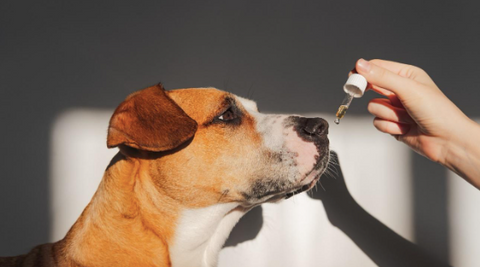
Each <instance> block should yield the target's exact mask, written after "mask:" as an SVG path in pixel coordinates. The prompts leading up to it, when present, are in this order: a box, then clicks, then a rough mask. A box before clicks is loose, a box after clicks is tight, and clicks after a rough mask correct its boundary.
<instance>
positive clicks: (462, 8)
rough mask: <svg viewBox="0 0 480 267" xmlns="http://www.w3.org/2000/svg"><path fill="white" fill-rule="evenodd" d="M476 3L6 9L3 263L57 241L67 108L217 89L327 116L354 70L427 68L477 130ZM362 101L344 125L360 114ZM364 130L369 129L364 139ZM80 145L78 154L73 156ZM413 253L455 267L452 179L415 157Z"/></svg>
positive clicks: (96, 4)
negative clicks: (60, 140)
mask: <svg viewBox="0 0 480 267" xmlns="http://www.w3.org/2000/svg"><path fill="white" fill-rule="evenodd" d="M479 8H480V2H476V1H468V2H463V1H454V2H453V1H450V2H449V3H445V4H444V3H442V2H440V1H431V2H429V1H375V2H368V3H367V2H365V1H190V2H185V1H143V2H140V1H131V2H127V1H116V2H112V1H108V3H107V2H105V3H102V2H101V1H91V2H87V1H76V2H73V1H8V0H4V1H0V55H1V56H0V89H1V97H0V103H1V104H0V125H1V127H2V130H1V132H0V134H1V136H0V137H1V138H0V144H1V145H0V151H1V153H0V170H1V172H0V173H1V178H0V255H1V256H5V255H12V254H20V253H25V252H27V251H28V250H29V249H30V248H31V247H32V246H33V245H35V244H38V243H42V242H46V241H47V240H48V237H49V223H50V219H49V218H50V210H49V184H48V176H49V157H50V140H49V138H50V133H51V132H50V131H51V126H52V122H53V121H54V119H55V117H56V116H57V115H58V114H60V113H61V112H62V111H64V110H66V109H68V108H71V107H92V108H99V107H101V108H112V109H113V108H114V107H115V106H116V105H117V104H118V103H120V102H121V101H122V100H123V99H124V98H125V96H127V95H128V94H129V93H130V92H132V91H134V90H138V89H141V88H143V87H146V86H149V85H152V84H155V83H157V82H160V81H161V82H162V83H163V84H164V85H165V87H166V88H167V89H173V88H182V87H202V86H215V87H217V88H221V89H225V90H228V91H231V92H233V93H236V94H238V95H241V96H246V97H250V98H253V99H255V100H256V101H257V102H258V103H259V106H260V109H261V110H263V111H273V112H296V113H301V112H323V113H325V112H330V113H333V112H335V111H336V108H337V107H338V104H339V102H340V101H341V100H342V97H343V95H342V93H341V86H342V85H343V83H344V82H345V79H346V75H347V73H348V71H349V70H350V69H352V67H353V64H354V63H355V61H356V60H357V59H358V58H360V57H364V58H367V59H370V58H385V59H391V60H395V61H401V62H407V63H411V64H414V65H418V66H421V67H422V68H424V69H425V70H427V72H428V73H429V74H430V75H431V76H432V77H433V79H434V80H435V81H436V82H437V84H438V85H439V86H440V88H442V90H443V91H444V92H445V93H446V94H447V96H448V97H450V98H451V99H452V100H453V101H454V102H455V103H457V104H458V105H459V106H460V107H461V108H462V110H463V111H464V112H466V113H467V115H469V116H477V117H478V116H480V108H479V105H478V98H479V97H480V93H479V92H480V90H479V88H477V87H478V83H477V81H476V79H477V76H478V73H480V64H478V62H479V61H480V53H479V50H478V47H480V34H479V33H480V30H479V26H480V17H479V16H478V10H479ZM373 97H374V93H369V94H368V96H367V97H364V98H362V99H360V100H356V101H355V103H354V104H353V106H352V109H351V111H349V113H357V114H366V113H367V111H366V105H367V103H368V100H369V99H371V98H373ZM365 127H372V126H371V125H365ZM74 141H75V140H72V142H74ZM413 176H414V188H413V192H412V195H413V196H414V202H415V234H416V239H415V240H416V242H417V244H418V245H419V246H420V247H422V248H425V249H426V250H428V251H430V252H431V253H433V254H435V255H437V256H438V257H439V258H442V259H443V260H445V261H448V248H449V240H448V225H447V220H446V215H447V209H446V207H445V199H446V198H447V197H448V196H447V195H446V185H445V172H444V171H443V169H442V168H441V167H440V166H437V165H435V164H433V163H430V162H428V161H426V160H424V159H422V158H421V157H419V156H415V157H414V173H413Z"/></svg>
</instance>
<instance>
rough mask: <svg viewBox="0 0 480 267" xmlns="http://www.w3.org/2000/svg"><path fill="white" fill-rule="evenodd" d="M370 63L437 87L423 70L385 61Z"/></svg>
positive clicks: (373, 60) (378, 60) (372, 61)
mask: <svg viewBox="0 0 480 267" xmlns="http://www.w3.org/2000/svg"><path fill="white" fill-rule="evenodd" d="M370 63H373V64H375V65H377V66H379V67H382V68H384V69H387V70H389V71H391V72H393V73H396V74H398V75H400V76H403V77H406V78H409V79H412V80H415V81H418V82H421V83H423V84H426V85H433V86H436V85H435V83H434V82H433V80H432V78H430V76H429V75H428V74H427V73H426V72H425V71H424V70H423V69H421V68H419V67H417V66H413V65H408V64H403V63H399V62H394V61H389V60H383V59H372V60H370Z"/></svg>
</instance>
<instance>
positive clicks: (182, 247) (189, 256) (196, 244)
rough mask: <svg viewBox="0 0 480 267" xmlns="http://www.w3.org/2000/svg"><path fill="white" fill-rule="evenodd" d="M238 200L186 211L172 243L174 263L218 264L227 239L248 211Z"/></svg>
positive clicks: (184, 266) (192, 266) (180, 265)
mask: <svg viewBox="0 0 480 267" xmlns="http://www.w3.org/2000/svg"><path fill="white" fill-rule="evenodd" d="M237 205H238V204H236V203H226V204H217V205H213V206H210V207H206V208H199V209H189V210H185V211H183V212H182V214H181V215H180V219H179V223H178V225H177V228H176V230H175V238H174V241H173V244H172V246H171V247H170V257H171V261H172V266H173V267H187V266H188V267H212V266H216V264H217V258H218V254H219V252H220V249H221V248H222V246H223V244H224V243H225V240H226V239H227V237H228V235H229V234H230V232H231V231H232V229H233V227H234V226H235V224H236V223H237V222H238V220H239V219H240V218H241V217H242V216H243V215H244V214H245V211H242V210H234V209H235V207H236V206H237Z"/></svg>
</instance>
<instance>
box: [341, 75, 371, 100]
mask: <svg viewBox="0 0 480 267" xmlns="http://www.w3.org/2000/svg"><path fill="white" fill-rule="evenodd" d="M366 88H367V79H365V77H363V76H362V75H360V74H358V73H353V74H352V75H350V77H348V79H347V82H346V83H345V85H344V86H343V90H344V91H345V93H347V94H349V95H351V96H353V97H355V98H360V97H362V96H363V93H364V92H365V89H366Z"/></svg>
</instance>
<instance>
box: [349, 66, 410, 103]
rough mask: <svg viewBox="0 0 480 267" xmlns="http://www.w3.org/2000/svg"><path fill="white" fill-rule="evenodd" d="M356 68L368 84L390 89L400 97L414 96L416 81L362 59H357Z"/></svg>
mask: <svg viewBox="0 0 480 267" xmlns="http://www.w3.org/2000/svg"><path fill="white" fill-rule="evenodd" d="M356 70H357V71H358V73H360V74H361V75H363V76H364V77H365V78H366V79H367V81H368V82H369V83H370V84H373V85H375V86H377V87H381V88H383V89H386V90H388V91H391V92H393V93H395V94H396V95H398V96H399V98H400V99H407V98H410V97H416V94H417V93H416V92H417V91H416V90H415V88H417V87H418V82H416V81H414V80H412V79H409V78H406V77H403V76H400V75H398V74H396V73H394V72H392V71H390V70H389V69H386V68H383V67H381V66H378V65H376V64H374V63H370V62H368V61H366V60H364V59H359V60H358V61H357V64H356Z"/></svg>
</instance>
